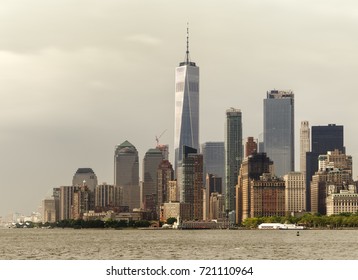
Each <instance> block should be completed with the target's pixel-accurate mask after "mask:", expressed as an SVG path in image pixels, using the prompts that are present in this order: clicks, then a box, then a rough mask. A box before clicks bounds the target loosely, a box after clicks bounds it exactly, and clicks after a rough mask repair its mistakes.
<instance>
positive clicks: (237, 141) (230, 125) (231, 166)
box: [224, 108, 243, 211]
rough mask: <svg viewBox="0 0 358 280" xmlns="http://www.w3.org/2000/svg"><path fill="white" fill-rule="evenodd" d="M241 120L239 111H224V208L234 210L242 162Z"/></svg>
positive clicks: (231, 109) (232, 109) (233, 109)
mask: <svg viewBox="0 0 358 280" xmlns="http://www.w3.org/2000/svg"><path fill="white" fill-rule="evenodd" d="M242 158H243V156H242V120H241V111H240V110H239V109H235V108H230V109H228V110H226V125H225V177H226V188H225V191H224V193H225V207H226V211H232V210H235V187H236V185H237V177H238V175H239V170H240V165H241V161H242Z"/></svg>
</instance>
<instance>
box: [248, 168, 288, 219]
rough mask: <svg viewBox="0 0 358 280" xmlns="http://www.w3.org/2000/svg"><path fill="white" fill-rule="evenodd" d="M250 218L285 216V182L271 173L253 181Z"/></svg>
mask: <svg viewBox="0 0 358 280" xmlns="http://www.w3.org/2000/svg"><path fill="white" fill-rule="evenodd" d="M250 192H251V197H250V200H251V201H250V217H251V218H254V217H270V216H285V181H283V179H282V178H277V177H272V176H271V174H270V173H265V174H262V176H260V180H252V183H251V190H250Z"/></svg>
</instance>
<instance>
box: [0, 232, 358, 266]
mask: <svg viewBox="0 0 358 280" xmlns="http://www.w3.org/2000/svg"><path fill="white" fill-rule="evenodd" d="M357 233H358V231H356V230H339V231H337V230H306V231H302V232H301V234H300V236H299V237H297V236H296V232H292V231H259V230H253V231H248V230H245V231H244V230H243V231H241V230H237V231H230V230H208V231H190V230H185V231H184V230H183V231H180V230H165V231H161V230H153V231H150V230H121V231H118V230H72V229H51V230H39V229H4V230H1V231H0V242H1V246H0V248H1V251H0V252H1V256H0V258H1V259H59V260H60V259H63V260H71V259H108V260H109V259H119V260H123V259H127V260H128V259H133V260H136V259H173V260H180V259H227V260H228V259H273V260H275V259H290V260H295V259H303V260H304V259H326V260H328V259H358V234H357ZM342 248H349V249H346V250H342Z"/></svg>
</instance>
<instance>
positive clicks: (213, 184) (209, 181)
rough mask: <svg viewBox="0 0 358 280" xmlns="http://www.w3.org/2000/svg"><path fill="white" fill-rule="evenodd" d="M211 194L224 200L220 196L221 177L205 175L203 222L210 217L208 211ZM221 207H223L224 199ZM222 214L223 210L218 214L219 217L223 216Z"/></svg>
mask: <svg viewBox="0 0 358 280" xmlns="http://www.w3.org/2000/svg"><path fill="white" fill-rule="evenodd" d="M212 193H216V194H220V199H221V198H222V199H224V198H225V197H224V196H221V195H222V179H221V177H217V176H215V175H214V174H210V173H206V178H205V189H204V210H203V214H204V220H206V219H208V218H209V217H210V213H209V210H210V199H211V194H212ZM223 205H224V206H225V199H224V204H223ZM224 213H225V209H224V210H223V213H221V214H220V216H223V215H224ZM211 219H214V218H211Z"/></svg>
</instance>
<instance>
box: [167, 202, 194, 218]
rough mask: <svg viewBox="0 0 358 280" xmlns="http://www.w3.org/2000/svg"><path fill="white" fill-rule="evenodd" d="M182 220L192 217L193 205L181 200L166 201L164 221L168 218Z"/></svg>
mask: <svg viewBox="0 0 358 280" xmlns="http://www.w3.org/2000/svg"><path fill="white" fill-rule="evenodd" d="M178 217H179V220H180V221H189V220H192V218H191V205H190V204H189V203H181V202H166V203H164V204H163V221H166V220H168V218H178Z"/></svg>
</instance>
